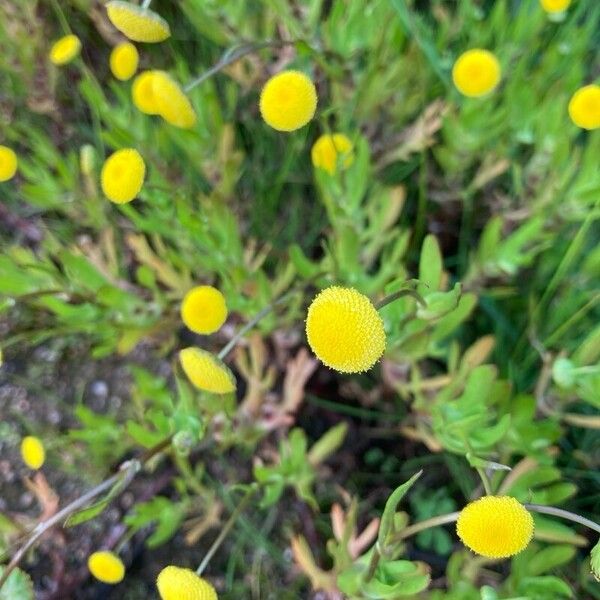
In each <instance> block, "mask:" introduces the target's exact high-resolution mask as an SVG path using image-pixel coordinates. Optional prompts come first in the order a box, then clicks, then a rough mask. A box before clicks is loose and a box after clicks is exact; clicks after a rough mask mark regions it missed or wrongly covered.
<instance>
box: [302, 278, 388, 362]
mask: <svg viewBox="0 0 600 600" xmlns="http://www.w3.org/2000/svg"><path fill="white" fill-rule="evenodd" d="M306 336H307V338H308V343H309V344H310V347H311V348H312V350H313V352H314V353H315V354H316V355H317V357H318V358H319V359H320V360H321V362H323V363H324V364H325V365H327V366H328V367H331V368H332V369H335V370H336V371H340V372H341V373H359V372H361V371H367V370H368V369H370V368H371V367H372V366H373V365H374V364H375V363H376V362H377V361H378V360H379V359H380V358H381V356H382V354H383V352H384V350H385V331H384V328H383V321H382V320H381V317H380V316H379V313H378V312H377V309H376V308H375V307H374V306H373V304H372V303H371V301H370V300H369V299H368V298H367V297H366V296H364V295H363V294H361V293H360V292H358V291H356V290H355V289H353V288H344V287H338V286H332V287H329V288H327V289H325V290H323V291H322V292H321V293H319V294H318V295H317V297H316V298H315V299H314V300H313V301H312V303H311V305H310V306H309V307H308V315H307V317H306Z"/></svg>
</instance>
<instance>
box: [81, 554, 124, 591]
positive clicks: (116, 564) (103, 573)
mask: <svg viewBox="0 0 600 600" xmlns="http://www.w3.org/2000/svg"><path fill="white" fill-rule="evenodd" d="M88 569H89V570H90V573H91V574H92V575H93V576H94V577H95V578H96V579H98V581H102V582H103V583H112V584H114V583H119V581H122V580H123V577H125V565H124V564H123V561H122V560H121V559H120V558H119V557H118V556H117V555H116V554H113V553H112V552H109V551H108V550H99V551H98V552H94V553H93V554H90V556H89V557H88Z"/></svg>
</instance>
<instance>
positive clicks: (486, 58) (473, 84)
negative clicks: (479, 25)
mask: <svg viewBox="0 0 600 600" xmlns="http://www.w3.org/2000/svg"><path fill="white" fill-rule="evenodd" d="M452 80H453V81H454V85H455V86H456V88H457V89H458V91H459V92H460V93H461V94H464V95H465V96H469V97H472V98H476V97H478V96H485V94H488V93H489V92H491V91H492V90H493V89H494V88H495V87H496V86H497V85H498V83H499V82H500V63H499V62H498V59H497V58H496V57H495V56H494V55H493V54H492V53H491V52H489V51H488V50H481V49H479V48H474V49H472V50H467V51H466V52H465V53H464V54H461V55H460V56H459V57H458V59H457V61H456V62H455V63H454V66H453V67H452Z"/></svg>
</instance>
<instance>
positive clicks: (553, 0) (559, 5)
mask: <svg viewBox="0 0 600 600" xmlns="http://www.w3.org/2000/svg"><path fill="white" fill-rule="evenodd" d="M540 4H541V5H542V8H543V9H544V10H545V11H546V12H549V13H559V12H563V11H565V10H567V8H569V6H570V4H571V0H540Z"/></svg>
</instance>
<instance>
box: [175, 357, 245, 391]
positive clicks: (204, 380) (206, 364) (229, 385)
mask: <svg viewBox="0 0 600 600" xmlns="http://www.w3.org/2000/svg"><path fill="white" fill-rule="evenodd" d="M179 362H180V363H181V367H182V369H183V372H184V373H185V374H186V376H187V378H188V379H189V380H190V382H191V383H192V385H194V386H195V387H197V388H198V389H200V390H204V391H206V392H212V393H213V394H228V393H229V392H233V391H235V377H234V376H233V373H232V372H231V371H230V370H229V369H228V368H227V366H226V365H225V363H224V362H223V361H221V360H219V359H218V358H217V357H216V356H213V355H212V354H211V353H210V352H207V351H206V350H201V349H200V348H194V347H191V348H184V349H183V350H181V352H179Z"/></svg>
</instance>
